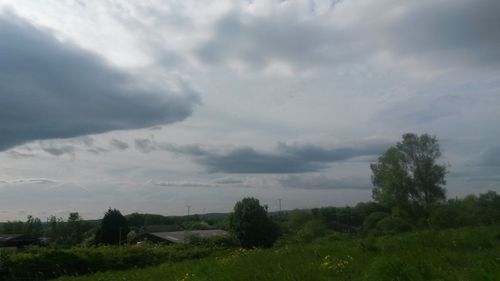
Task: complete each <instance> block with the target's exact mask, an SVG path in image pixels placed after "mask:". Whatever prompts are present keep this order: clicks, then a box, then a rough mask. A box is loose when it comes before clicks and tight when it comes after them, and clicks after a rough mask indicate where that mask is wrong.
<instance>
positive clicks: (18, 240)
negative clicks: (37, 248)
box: [0, 234, 38, 249]
mask: <svg viewBox="0 0 500 281" xmlns="http://www.w3.org/2000/svg"><path fill="white" fill-rule="evenodd" d="M34 244H38V240H37V239H33V238H31V237H30V236H28V235H25V234H0V248H18V249H21V248H23V247H24V246H27V245H34Z"/></svg>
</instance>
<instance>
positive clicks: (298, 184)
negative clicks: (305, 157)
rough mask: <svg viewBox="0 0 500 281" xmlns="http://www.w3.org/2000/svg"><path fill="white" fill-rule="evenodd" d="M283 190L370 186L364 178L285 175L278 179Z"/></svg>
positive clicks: (361, 188)
mask: <svg viewBox="0 0 500 281" xmlns="http://www.w3.org/2000/svg"><path fill="white" fill-rule="evenodd" d="M278 182H279V183H280V184H281V185H282V186H283V187H285V188H297V189H360V190H366V189H371V188H372V185H371V183H370V182H369V180H368V177H367V178H366V179H365V178H349V179H337V178H332V177H328V176H325V175H307V174H305V175H287V176H284V177H282V178H279V179H278Z"/></svg>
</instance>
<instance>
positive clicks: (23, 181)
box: [0, 178, 58, 184]
mask: <svg viewBox="0 0 500 281" xmlns="http://www.w3.org/2000/svg"><path fill="white" fill-rule="evenodd" d="M57 182H58V181H56V180H52V179H46V178H26V179H15V180H2V179H0V183H4V184H54V183H57Z"/></svg>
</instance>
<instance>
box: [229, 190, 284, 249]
mask: <svg viewBox="0 0 500 281" xmlns="http://www.w3.org/2000/svg"><path fill="white" fill-rule="evenodd" d="M230 230H231V232H232V233H233V234H234V236H235V238H236V240H237V241H238V242H239V243H240V245H241V246H242V247H243V248H253V247H270V246H272V245H273V243H274V241H276V239H277V238H278V236H279V232H278V227H277V225H276V224H275V223H274V222H273V221H272V220H271V219H270V218H269V217H268V216H267V210H266V208H265V207H263V206H261V205H260V202H259V200H258V199H255V198H244V199H243V200H241V201H239V202H237V203H236V205H235V206H234V212H233V214H232V215H231V217H230Z"/></svg>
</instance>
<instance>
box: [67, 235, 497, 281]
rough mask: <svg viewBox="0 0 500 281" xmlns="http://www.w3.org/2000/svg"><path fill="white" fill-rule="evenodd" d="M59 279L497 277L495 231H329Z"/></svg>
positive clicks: (464, 278)
mask: <svg viewBox="0 0 500 281" xmlns="http://www.w3.org/2000/svg"><path fill="white" fill-rule="evenodd" d="M57 280H59V281H91V280H92V281H118V280H120V281H132V280H134V281H147V280H151V281H153V280H154V281H159V280H176V281H180V280H182V281H187V280H220V281H223V280H227V281H237V280H241V281H243V280H245V281H246V280H259V281H263V280H297V281H298V280H300V281H303V280H426V281H427V280H464V281H465V280H500V227H498V226H497V227H475V228H462V229H454V230H445V231H429V230H428V231H419V232H413V233H407V234H399V235H388V236H380V237H364V238H361V237H352V236H351V237H349V236H345V235H339V234H330V235H328V236H326V237H323V238H320V239H317V240H315V241H314V242H312V243H306V244H294V245H286V246H282V247H275V248H271V249H265V250H260V249H256V250H242V249H238V250H228V251H227V252H225V253H220V254H217V255H215V256H211V257H207V258H202V259H197V260H186V261H181V262H169V263H164V264H162V265H159V266H155V267H150V268H145V269H134V270H127V271H115V272H103V273H97V274H93V275H88V276H82V277H62V278H59V279H57Z"/></svg>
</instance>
